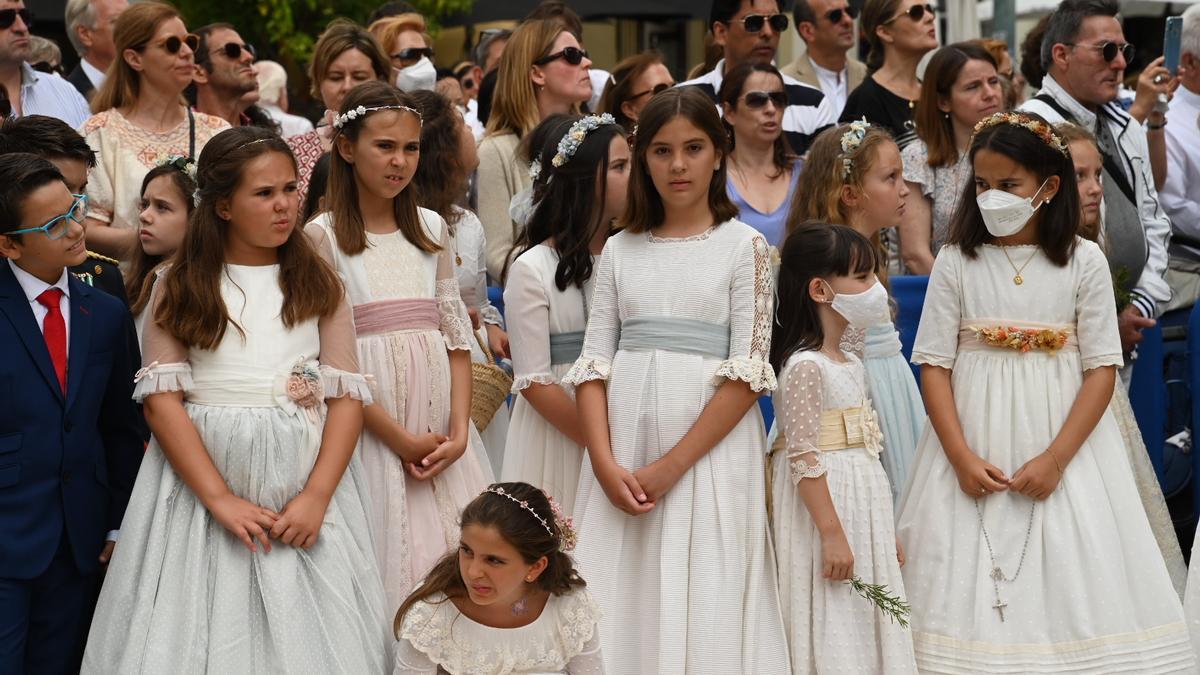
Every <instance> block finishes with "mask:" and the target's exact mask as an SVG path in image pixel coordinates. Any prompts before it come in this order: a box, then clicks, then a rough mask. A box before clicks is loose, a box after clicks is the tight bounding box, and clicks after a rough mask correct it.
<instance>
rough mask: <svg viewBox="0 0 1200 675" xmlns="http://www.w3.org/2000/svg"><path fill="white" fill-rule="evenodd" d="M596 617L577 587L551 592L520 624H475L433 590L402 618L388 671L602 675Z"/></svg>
mask: <svg viewBox="0 0 1200 675" xmlns="http://www.w3.org/2000/svg"><path fill="white" fill-rule="evenodd" d="M599 619H600V608H599V607H598V606H597V605H596V602H595V601H594V600H592V597H591V596H590V595H589V594H588V592H587V590H585V589H582V588H578V589H574V590H572V591H570V592H568V593H564V594H563V595H552V596H550V598H549V599H548V600H547V601H546V606H545V607H544V608H543V609H542V613H541V614H540V615H538V618H537V619H535V620H534V621H533V623H531V624H529V625H527V626H521V627H520V628H492V627H490V626H485V625H483V624H481V623H476V622H475V621H472V620H471V619H469V618H467V616H466V615H464V614H463V613H462V612H460V611H459V610H458V608H457V607H455V606H454V603H453V602H451V601H450V600H448V599H446V596H445V595H442V594H438V595H436V596H434V597H432V598H429V599H428V600H425V601H422V602H418V603H417V604H415V605H413V607H412V609H410V610H409V611H408V614H407V615H406V616H405V617H404V624H403V625H402V626H401V628H400V636H399V640H397V642H396V654H395V656H396V658H395V664H396V665H395V670H394V671H393V675H435V674H438V673H450V674H451V675H508V674H509V673H513V674H516V673H521V674H522V675H559V674H569V675H604V673H605V670H604V662H603V659H602V657H601V654H600V631H599V628H598V625H597V624H598V622H599ZM608 672H610V673H611V672H612V671H608Z"/></svg>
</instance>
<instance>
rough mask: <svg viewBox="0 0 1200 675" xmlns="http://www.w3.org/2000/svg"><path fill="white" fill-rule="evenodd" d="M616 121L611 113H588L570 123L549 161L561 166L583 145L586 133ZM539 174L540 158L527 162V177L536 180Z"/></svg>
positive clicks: (540, 173)
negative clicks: (556, 150)
mask: <svg viewBox="0 0 1200 675" xmlns="http://www.w3.org/2000/svg"><path fill="white" fill-rule="evenodd" d="M616 123H617V120H616V119H614V118H613V116H612V115H610V114H608V113H604V114H603V115H588V116H587V117H584V118H583V119H581V120H579V121H578V122H576V123H574V124H572V125H571V128H570V129H568V130H567V133H566V135H564V136H563V137H562V139H561V140H559V141H558V152H557V153H556V154H555V155H554V159H552V160H550V163H551V164H553V165H554V166H555V167H560V166H563V165H564V164H566V163H567V162H569V161H571V158H572V157H574V156H575V153H576V152H578V151H579V146H580V145H583V141H584V140H585V139H587V135H588V134H590V133H591V132H593V131H595V130H596V129H599V128H600V127H603V126H607V125H609V124H616ZM540 175H542V160H540V159H534V160H533V161H532V162H530V163H529V178H530V180H535V181H536V180H537V179H538V176H540Z"/></svg>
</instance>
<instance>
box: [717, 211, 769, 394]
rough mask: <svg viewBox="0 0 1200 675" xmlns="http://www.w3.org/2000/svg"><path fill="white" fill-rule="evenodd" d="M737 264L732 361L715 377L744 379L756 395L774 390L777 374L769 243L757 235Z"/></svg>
mask: <svg viewBox="0 0 1200 675" xmlns="http://www.w3.org/2000/svg"><path fill="white" fill-rule="evenodd" d="M736 265H737V269H736V270H735V271H734V275H733V286H732V288H730V289H729V292H730V306H729V358H728V359H727V360H725V361H724V362H722V363H721V365H719V366H717V372H716V375H715V378H716V379H718V380H720V379H729V380H741V381H743V382H746V383H747V384H749V385H750V388H751V389H752V390H754V391H756V392H763V391H773V390H774V389H775V385H776V382H775V371H774V370H772V368H771V364H770V362H769V361H768V359H769V358H770V352H771V318H772V317H774V316H775V312H774V307H775V298H774V293H773V292H772V279H771V254H770V248H769V247H768V246H767V240H766V239H765V238H763V236H762V235H761V234H755V235H754V237H753V238H752V239H751V240H750V242H749V244H748V245H747V246H746V250H745V251H744V253H743V254H742V255H741V257H739V259H738V260H737V262H736Z"/></svg>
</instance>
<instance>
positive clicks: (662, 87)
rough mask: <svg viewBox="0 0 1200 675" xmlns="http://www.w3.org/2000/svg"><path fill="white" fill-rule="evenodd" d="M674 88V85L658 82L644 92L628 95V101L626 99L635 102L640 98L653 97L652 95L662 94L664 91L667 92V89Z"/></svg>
mask: <svg viewBox="0 0 1200 675" xmlns="http://www.w3.org/2000/svg"><path fill="white" fill-rule="evenodd" d="M674 86H675V85H674V84H667V83H666V82H659V83H658V84H656V85H654V86H653V87H651V88H650V89H647V90H646V91H639V92H638V93H636V94H630V95H629V99H628V100H630V101H636V100H638V99H639V98H641V97H643V96H645V95H646V94H651V95H653V94H661V93H663V92H664V91H666V90H668V89H670V88H671V87H674Z"/></svg>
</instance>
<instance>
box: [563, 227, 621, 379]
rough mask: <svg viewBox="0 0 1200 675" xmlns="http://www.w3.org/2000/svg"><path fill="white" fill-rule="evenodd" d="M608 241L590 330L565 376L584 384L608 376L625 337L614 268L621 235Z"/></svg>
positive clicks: (593, 300)
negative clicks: (619, 344)
mask: <svg viewBox="0 0 1200 675" xmlns="http://www.w3.org/2000/svg"><path fill="white" fill-rule="evenodd" d="M620 236H621V235H617V236H616V237H612V238H611V239H609V240H608V243H607V244H605V245H604V253H602V254H600V264H599V265H597V267H596V271H595V275H596V284H595V287H594V289H593V290H592V304H591V310H590V314H589V315H588V322H587V333H586V335H585V336H584V339H583V353H582V354H580V355H579V358H578V359H577V360H576V361H575V365H573V366H571V370H570V371H569V372H568V373H567V375H566V377H564V378H563V380H562V381H563V383H564V384H573V385H580V384H583V383H584V382H587V381H589V380H607V379H608V374H609V370H610V369H611V367H612V360H613V356H615V355H616V353H617V343H618V342H619V341H620V339H621V316H620V307H619V306H618V305H619V298H618V296H617V280H616V274H615V272H614V271H613V265H614V260H613V259H614V257H615V256H616V245H617V244H618V239H617V237H620Z"/></svg>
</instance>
